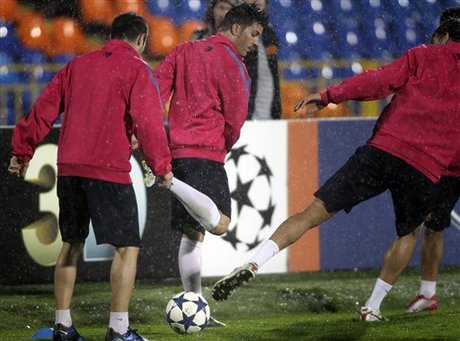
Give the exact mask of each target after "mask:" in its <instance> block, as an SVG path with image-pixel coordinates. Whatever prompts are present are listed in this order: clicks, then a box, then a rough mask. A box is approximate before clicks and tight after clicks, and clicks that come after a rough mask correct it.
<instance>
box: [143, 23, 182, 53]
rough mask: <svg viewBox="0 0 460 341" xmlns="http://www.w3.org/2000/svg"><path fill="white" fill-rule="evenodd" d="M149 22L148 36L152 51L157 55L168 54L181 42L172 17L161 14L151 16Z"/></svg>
mask: <svg viewBox="0 0 460 341" xmlns="http://www.w3.org/2000/svg"><path fill="white" fill-rule="evenodd" d="M148 23H149V26H150V34H149V37H148V46H149V49H150V52H151V53H152V54H153V55H155V56H156V57H164V56H166V55H167V54H168V53H169V52H170V51H171V50H172V49H174V48H175V47H176V46H177V44H178V42H179V38H178V34H177V31H176V27H175V26H174V23H173V22H172V20H171V19H170V18H167V17H159V16H157V17H151V18H149V19H148Z"/></svg>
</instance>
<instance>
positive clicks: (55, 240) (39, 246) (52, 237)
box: [22, 144, 62, 266]
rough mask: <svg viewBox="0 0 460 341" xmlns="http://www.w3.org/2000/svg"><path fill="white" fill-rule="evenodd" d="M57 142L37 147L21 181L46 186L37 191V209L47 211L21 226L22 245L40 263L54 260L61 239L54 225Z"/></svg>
mask: <svg viewBox="0 0 460 341" xmlns="http://www.w3.org/2000/svg"><path fill="white" fill-rule="evenodd" d="M56 160H57V145H55V144H45V145H41V146H40V147H38V148H37V150H36V151H35V154H34V158H33V160H32V161H31V162H30V166H29V169H28V170H27V173H26V176H25V178H24V180H25V181H27V182H31V183H33V184H36V185H39V186H41V187H42V188H45V189H47V190H48V191H47V192H43V193H40V196H39V210H40V212H47V213H48V215H46V216H45V217H43V218H42V219H40V220H37V221H36V222H34V223H32V224H30V225H28V226H26V227H25V228H23V229H22V238H23V240H24V245H25V247H26V249H27V252H28V253H29V255H30V257H32V259H33V260H34V261H35V262H36V263H38V264H40V265H42V266H53V265H55V264H56V259H57V257H58V254H59V251H60V250H61V246H62V241H61V234H60V232H59V227H58V216H59V203H58V199H57V195H56Z"/></svg>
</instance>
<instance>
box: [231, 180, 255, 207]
mask: <svg viewBox="0 0 460 341" xmlns="http://www.w3.org/2000/svg"><path fill="white" fill-rule="evenodd" d="M252 181H253V180H251V181H248V182H246V183H242V182H241V179H240V177H239V176H238V175H237V179H236V188H235V189H234V190H233V192H231V193H230V197H231V198H232V199H235V201H236V204H237V212H236V213H237V214H240V212H241V209H242V208H243V206H244V205H247V206H252V202H251V199H249V189H250V188H251V185H252Z"/></svg>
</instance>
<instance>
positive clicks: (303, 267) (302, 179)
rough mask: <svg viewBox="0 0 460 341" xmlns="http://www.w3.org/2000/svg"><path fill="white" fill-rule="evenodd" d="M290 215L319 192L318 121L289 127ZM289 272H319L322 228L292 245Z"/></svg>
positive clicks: (304, 205)
mask: <svg viewBox="0 0 460 341" xmlns="http://www.w3.org/2000/svg"><path fill="white" fill-rule="evenodd" d="M288 132H289V133H288V136H289V137H288V143H289V147H288V151H289V156H288V193H289V194H288V195H289V196H288V215H289V216H291V215H293V214H295V213H297V212H299V211H301V210H303V209H304V208H306V207H307V205H308V204H310V203H311V201H312V200H313V198H314V196H313V193H314V192H315V191H316V190H317V189H318V183H319V177H318V122H316V121H303V122H302V121H295V122H294V121H293V122H289V125H288ZM288 253H289V272H302V271H319V270H320V253H319V229H318V228H314V229H312V230H310V231H309V232H307V233H306V234H305V235H304V236H302V237H301V238H300V239H299V240H298V241H297V242H295V243H294V244H292V245H291V246H289V249H288Z"/></svg>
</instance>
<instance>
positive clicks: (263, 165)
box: [255, 156, 273, 182]
mask: <svg viewBox="0 0 460 341" xmlns="http://www.w3.org/2000/svg"><path fill="white" fill-rule="evenodd" d="M255 158H256V159H257V161H259V165H260V170H259V174H257V175H262V176H266V177H267V180H268V181H269V182H270V177H271V176H273V173H272V171H271V170H270V167H269V166H268V163H267V160H266V159H265V157H263V158H261V157H258V156H255Z"/></svg>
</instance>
